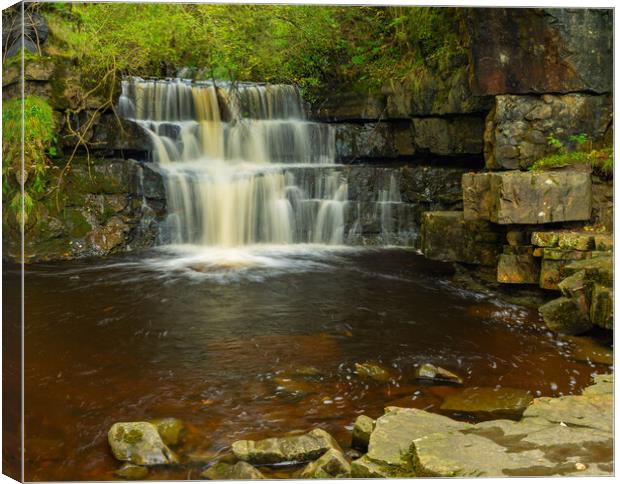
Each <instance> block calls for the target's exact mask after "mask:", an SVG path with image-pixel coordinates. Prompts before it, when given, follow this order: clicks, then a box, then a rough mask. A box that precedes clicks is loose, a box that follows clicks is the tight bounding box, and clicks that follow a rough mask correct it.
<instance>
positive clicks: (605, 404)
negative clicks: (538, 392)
mask: <svg viewBox="0 0 620 484" xmlns="http://www.w3.org/2000/svg"><path fill="white" fill-rule="evenodd" d="M523 417H527V418H534V417H536V418H539V419H541V418H542V419H545V420H547V421H549V422H553V423H558V424H559V423H560V422H563V423H565V424H567V425H569V426H571V425H573V426H578V427H587V428H590V429H597V430H601V431H603V432H609V433H612V431H613V394H611V393H594V394H592V392H591V394H587V395H570V396H565V397H558V398H550V397H541V398H535V399H534V401H533V403H532V404H531V405H530V406H529V407H528V408H527V409H526V410H525V412H524V413H523Z"/></svg>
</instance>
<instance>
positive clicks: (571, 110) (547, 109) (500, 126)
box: [484, 94, 613, 170]
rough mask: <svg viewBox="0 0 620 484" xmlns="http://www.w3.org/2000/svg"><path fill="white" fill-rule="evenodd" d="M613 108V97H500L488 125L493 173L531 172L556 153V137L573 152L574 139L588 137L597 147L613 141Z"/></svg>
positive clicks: (486, 142) (486, 144) (488, 159)
mask: <svg viewBox="0 0 620 484" xmlns="http://www.w3.org/2000/svg"><path fill="white" fill-rule="evenodd" d="M612 113H613V109H612V102H611V97H610V96H609V95H603V96H593V95H589V94H566V95H563V96H557V95H551V94H545V95H544V96H508V95H507V96H497V97H496V98H495V107H494V108H493V110H492V111H491V112H490V113H489V115H488V116H487V119H486V127H485V131H484V155H485V163H486V167H487V168H488V169H490V170H515V169H519V168H521V169H525V168H528V167H529V166H531V165H532V164H533V163H534V162H535V161H536V160H538V159H540V158H543V157H545V156H547V155H551V154H554V153H556V151H557V150H556V148H555V147H553V146H551V145H550V144H549V140H548V137H549V136H553V137H554V138H555V139H557V140H558V141H560V142H561V143H562V144H563V146H564V147H565V148H566V149H568V150H573V149H576V148H577V146H576V145H575V142H574V141H572V140H571V136H573V135H578V134H581V133H584V134H586V135H587V137H588V140H590V141H591V142H592V143H593V144H592V146H594V147H604V146H605V145H607V144H609V143H610V141H611V132H610V128H609V127H610V123H611V120H612Z"/></svg>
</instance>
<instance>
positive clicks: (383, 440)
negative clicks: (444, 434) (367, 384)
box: [366, 407, 471, 473]
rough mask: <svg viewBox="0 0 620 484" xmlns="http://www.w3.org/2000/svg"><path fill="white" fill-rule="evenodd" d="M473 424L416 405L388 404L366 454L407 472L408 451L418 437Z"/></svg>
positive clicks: (408, 467)
mask: <svg viewBox="0 0 620 484" xmlns="http://www.w3.org/2000/svg"><path fill="white" fill-rule="evenodd" d="M470 427H471V425H470V424H467V423H464V422H457V421H456V420H452V419H450V418H448V417H444V416H442V415H436V414H432V413H428V412H425V411H423V410H418V409H415V408H398V407H388V408H387V409H386V413H385V414H384V415H382V416H381V417H379V418H378V419H377V421H376V424H375V429H374V431H373V432H372V434H371V435H370V442H369V444H368V453H367V454H366V456H367V457H368V458H369V459H371V460H372V461H375V462H379V463H381V464H382V465H384V466H388V467H391V468H392V469H393V470H394V472H397V473H398V472H400V473H406V472H407V471H410V470H411V468H410V462H409V460H408V458H407V455H408V453H409V449H410V447H411V443H412V442H413V441H414V440H415V439H417V438H420V437H423V436H425V435H429V434H432V433H435V432H439V431H445V430H462V429H467V428H470Z"/></svg>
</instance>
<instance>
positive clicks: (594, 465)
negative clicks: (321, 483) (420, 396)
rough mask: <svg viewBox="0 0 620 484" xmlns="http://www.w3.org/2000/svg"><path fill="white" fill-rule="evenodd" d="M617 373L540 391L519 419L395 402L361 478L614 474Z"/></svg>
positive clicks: (361, 464)
mask: <svg viewBox="0 0 620 484" xmlns="http://www.w3.org/2000/svg"><path fill="white" fill-rule="evenodd" d="M612 381H613V376H608V375H605V376H604V377H598V378H597V379H596V384H595V385H593V386H591V387H588V388H587V389H586V390H585V391H584V394H583V395H577V396H567V397H561V398H537V399H534V401H533V403H532V404H531V405H530V406H529V407H528V408H527V409H526V410H525V412H524V417H523V418H522V419H521V420H519V421H513V420H491V421H487V422H483V423H479V424H476V425H471V424H467V423H463V422H457V421H455V420H452V419H449V418H446V417H442V416H440V415H435V414H430V413H428V412H425V411H422V410H417V409H404V408H396V407H389V408H388V409H386V413H385V415H383V416H382V417H380V418H379V419H377V422H376V426H375V430H374V431H373V432H372V434H371V436H370V444H369V448H368V453H367V454H366V455H364V456H363V457H361V458H360V459H358V460H356V461H354V462H353V463H352V466H351V470H352V476H353V477H414V476H437V477H452V476H461V477H467V476H468V477H474V476H479V477H493V476H556V475H576V476H579V475H583V476H585V475H590V476H594V475H611V474H612V473H613V425H612V418H613V396H612V394H611V393H609V392H611V390H612V388H613V384H612V383H611V382H612Z"/></svg>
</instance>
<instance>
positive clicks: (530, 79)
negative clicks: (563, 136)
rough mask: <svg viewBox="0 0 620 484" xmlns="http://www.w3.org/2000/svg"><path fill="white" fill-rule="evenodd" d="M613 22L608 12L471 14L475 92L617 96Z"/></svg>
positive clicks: (493, 11) (466, 15) (496, 11)
mask: <svg viewBox="0 0 620 484" xmlns="http://www.w3.org/2000/svg"><path fill="white" fill-rule="evenodd" d="M612 17H613V14H612V11H611V10H606V9H598V10H597V9H573V8H571V9H568V8H563V9H539V8H536V9H534V8H528V9H517V8H493V9H484V8H470V9H467V10H466V12H465V13H464V15H463V20H464V22H465V26H466V28H467V32H468V37H469V46H470V49H471V66H470V79H471V89H472V92H473V93H474V94H476V95H497V94H505V93H513V94H517V93H520V94H526V93H535V92H538V93H546V92H557V93H568V92H575V91H586V92H598V93H601V92H611V90H612V66H611V63H610V62H609V59H611V57H612V53H611V52H612V44H613V42H612V41H611V39H612V36H613V27H612V23H613V20H612ZM541 115H542V114H540V115H539V116H541Z"/></svg>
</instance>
